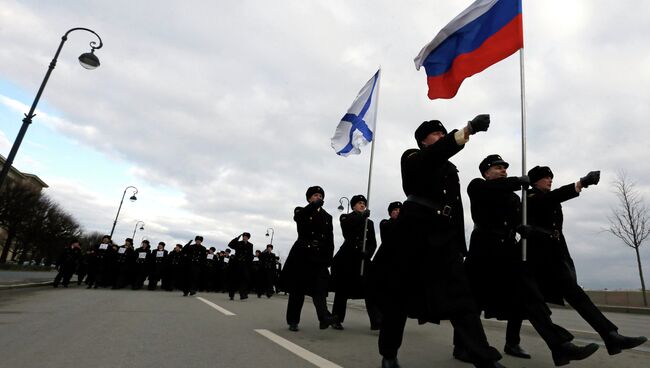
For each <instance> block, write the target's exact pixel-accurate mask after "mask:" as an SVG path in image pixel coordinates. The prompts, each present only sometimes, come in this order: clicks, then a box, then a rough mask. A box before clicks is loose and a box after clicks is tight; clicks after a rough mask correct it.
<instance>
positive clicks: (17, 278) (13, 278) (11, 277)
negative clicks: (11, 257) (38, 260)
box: [0, 271, 56, 290]
mask: <svg viewBox="0 0 650 368" xmlns="http://www.w3.org/2000/svg"><path fill="white" fill-rule="evenodd" d="M55 276H56V271H0V290H7V289H16V288H23V287H32V286H45V285H51V284H52V282H53V281H54V277H55Z"/></svg>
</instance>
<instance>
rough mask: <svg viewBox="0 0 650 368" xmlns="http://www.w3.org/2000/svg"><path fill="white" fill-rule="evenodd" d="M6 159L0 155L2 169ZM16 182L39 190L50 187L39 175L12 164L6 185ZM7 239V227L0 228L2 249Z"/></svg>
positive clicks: (0, 245)
mask: <svg viewBox="0 0 650 368" xmlns="http://www.w3.org/2000/svg"><path fill="white" fill-rule="evenodd" d="M6 161H7V159H6V158H5V157H4V156H2V155H0V170H1V169H2V168H3V167H4V165H5V162H6ZM16 184H22V185H25V186H27V187H29V188H32V189H34V190H35V191H38V192H40V191H41V190H43V188H48V187H49V186H48V185H47V184H46V183H45V182H44V181H43V180H41V178H39V177H38V176H36V175H34V174H27V173H23V172H20V171H18V169H16V168H15V167H13V166H12V167H11V168H10V169H9V173H8V174H7V179H6V181H5V185H16ZM6 239H7V232H6V231H5V229H2V228H0V249H2V246H3V245H4V243H5V240H6Z"/></svg>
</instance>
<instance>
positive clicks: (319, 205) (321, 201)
mask: <svg viewBox="0 0 650 368" xmlns="http://www.w3.org/2000/svg"><path fill="white" fill-rule="evenodd" d="M311 203H312V204H313V205H314V206H316V208H319V207H323V203H325V202H324V201H323V200H322V199H317V200H315V201H313V202H311Z"/></svg>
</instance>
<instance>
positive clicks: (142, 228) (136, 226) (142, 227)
mask: <svg viewBox="0 0 650 368" xmlns="http://www.w3.org/2000/svg"><path fill="white" fill-rule="evenodd" d="M140 223H142V226H140V230H144V221H138V222H136V223H135V227H133V236H131V239H135V230H136V229H137V228H138V224H140Z"/></svg>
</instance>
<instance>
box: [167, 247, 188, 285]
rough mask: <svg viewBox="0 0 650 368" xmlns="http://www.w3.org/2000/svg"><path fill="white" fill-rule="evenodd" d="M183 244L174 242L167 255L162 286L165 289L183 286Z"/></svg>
mask: <svg viewBox="0 0 650 368" xmlns="http://www.w3.org/2000/svg"><path fill="white" fill-rule="evenodd" d="M182 249H183V246H182V245H181V244H176V245H175V246H174V249H173V250H172V251H171V252H169V254H168V255H167V262H166V264H167V267H166V269H165V275H164V276H163V281H162V288H163V289H165V290H167V291H172V290H174V289H179V290H180V289H182V288H183V281H184V280H183V268H184V263H183V252H182Z"/></svg>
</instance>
